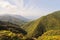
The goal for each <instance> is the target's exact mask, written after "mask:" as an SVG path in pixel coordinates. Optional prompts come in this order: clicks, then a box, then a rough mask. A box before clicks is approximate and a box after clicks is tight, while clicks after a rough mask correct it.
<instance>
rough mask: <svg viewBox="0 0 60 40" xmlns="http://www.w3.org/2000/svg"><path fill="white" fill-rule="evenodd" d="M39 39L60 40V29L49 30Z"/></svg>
mask: <svg viewBox="0 0 60 40" xmlns="http://www.w3.org/2000/svg"><path fill="white" fill-rule="evenodd" d="M38 40H60V30H50V31H47V32H45V33H44V34H43V35H42V36H40V37H39V38H38Z"/></svg>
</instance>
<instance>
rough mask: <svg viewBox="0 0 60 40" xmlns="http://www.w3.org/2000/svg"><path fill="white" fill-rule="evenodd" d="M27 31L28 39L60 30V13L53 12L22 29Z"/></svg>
mask: <svg viewBox="0 0 60 40" xmlns="http://www.w3.org/2000/svg"><path fill="white" fill-rule="evenodd" d="M22 28H23V29H24V30H26V31H27V33H28V34H27V35H26V37H36V38H37V37H39V36H41V35H42V34H43V33H45V32H47V31H49V30H60V11H56V12H53V13H51V14H49V15H46V16H43V17H41V18H39V19H37V20H34V21H31V22H29V23H27V24H25V25H24V26H23V27H22Z"/></svg>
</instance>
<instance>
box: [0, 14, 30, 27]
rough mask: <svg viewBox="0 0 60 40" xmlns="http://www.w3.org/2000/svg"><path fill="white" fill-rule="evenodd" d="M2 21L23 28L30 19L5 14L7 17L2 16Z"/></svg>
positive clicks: (0, 16)
mask: <svg viewBox="0 0 60 40" xmlns="http://www.w3.org/2000/svg"><path fill="white" fill-rule="evenodd" d="M0 21H7V22H11V23H13V24H16V25H19V26H21V25H23V24H24V23H26V22H28V21H29V19H27V18H25V17H23V16H20V15H11V14H5V15H0Z"/></svg>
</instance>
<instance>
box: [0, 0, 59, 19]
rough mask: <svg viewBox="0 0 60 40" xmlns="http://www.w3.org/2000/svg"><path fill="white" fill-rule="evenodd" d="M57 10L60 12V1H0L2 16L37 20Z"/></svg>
mask: <svg viewBox="0 0 60 40" xmlns="http://www.w3.org/2000/svg"><path fill="white" fill-rule="evenodd" d="M56 10H60V0H0V14H17V15H22V16H24V17H27V18H30V19H35V18H39V17H41V16H43V15H47V14H48V13H50V12H53V11H56Z"/></svg>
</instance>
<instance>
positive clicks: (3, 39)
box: [0, 30, 23, 40]
mask: <svg viewBox="0 0 60 40" xmlns="http://www.w3.org/2000/svg"><path fill="white" fill-rule="evenodd" d="M18 35H19V34H15V33H13V32H11V31H6V30H2V31H0V40H23V37H20V36H21V35H20V36H18Z"/></svg>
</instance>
